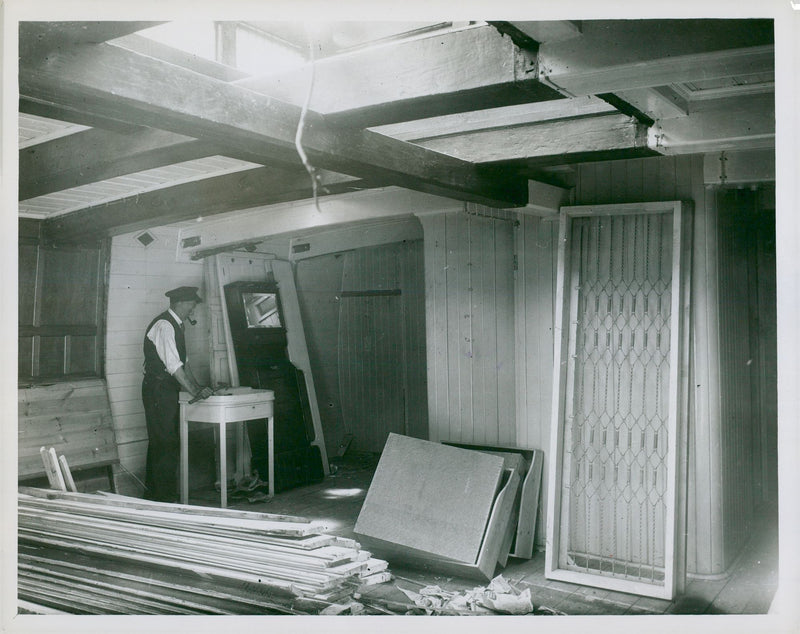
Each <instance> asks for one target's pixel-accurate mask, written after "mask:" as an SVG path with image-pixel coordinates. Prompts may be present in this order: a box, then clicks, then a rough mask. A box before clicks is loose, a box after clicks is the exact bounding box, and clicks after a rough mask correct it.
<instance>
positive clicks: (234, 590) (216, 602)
mask: <svg viewBox="0 0 800 634" xmlns="http://www.w3.org/2000/svg"><path fill="white" fill-rule="evenodd" d="M18 516H19V574H18V586H19V593H18V594H19V599H20V600H21V601H24V602H27V603H30V604H34V605H40V606H45V607H47V608H50V609H56V610H62V611H65V612H70V613H79V614H316V613H318V612H320V611H321V610H322V609H324V608H325V607H327V606H329V605H330V604H332V603H335V602H341V601H343V600H345V601H346V600H347V599H348V597H351V596H352V594H353V592H354V591H355V590H356V589H357V588H358V587H359V586H361V585H362V584H365V583H367V584H369V583H371V582H373V581H378V580H386V578H387V576H388V573H387V571H386V569H387V563H386V562H385V561H383V560H379V559H374V558H372V557H371V555H370V553H369V552H367V551H365V550H362V549H361V547H360V545H359V544H358V542H356V541H354V540H352V539H346V538H342V537H337V536H335V535H328V534H325V530H326V527H325V526H324V525H323V524H322V523H320V522H317V521H311V520H308V519H305V518H300V517H293V516H286V515H276V514H271V513H256V512H252V511H238V510H234V509H215V508H207V507H200V506H185V505H178V504H165V503H160V502H149V501H146V500H140V499H138V498H129V497H124V496H118V495H112V494H102V493H99V494H87V493H71V492H62V491H53V490H48V489H35V488H29V487H23V488H20V491H19V505H18Z"/></svg>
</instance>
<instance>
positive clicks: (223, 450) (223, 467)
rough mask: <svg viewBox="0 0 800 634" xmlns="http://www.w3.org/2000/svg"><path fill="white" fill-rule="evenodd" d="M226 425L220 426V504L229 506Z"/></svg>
mask: <svg viewBox="0 0 800 634" xmlns="http://www.w3.org/2000/svg"><path fill="white" fill-rule="evenodd" d="M227 432H228V430H227V428H226V426H225V425H224V424H223V425H220V426H219V495H220V506H222V508H225V507H227V506H228V449H227V447H226V445H225V443H226V441H227V436H228V433H227Z"/></svg>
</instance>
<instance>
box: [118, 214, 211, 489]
mask: <svg viewBox="0 0 800 634" xmlns="http://www.w3.org/2000/svg"><path fill="white" fill-rule="evenodd" d="M149 232H150V233H151V234H152V235H153V236H154V237H155V238H156V240H155V241H154V242H152V243H151V244H150V245H149V246H147V247H144V246H142V244H141V243H140V242H139V241H137V240H136V236H137V235H138V234H139V232H137V233H135V234H124V235H120V236H116V237H114V238H113V240H112V242H111V262H110V270H109V280H108V283H109V288H108V311H107V330H106V380H107V383H108V396H109V401H110V404H111V413H112V416H113V419H114V431H115V433H116V436H117V443H118V445H119V455H120V463H121V465H122V467H123V472H122V473H120V474H119V477H118V478H117V485H118V487H119V490H120V492H121V493H127V494H131V495H140V494H141V493H142V489H141V486H140V485H139V483H137V482H136V480H135V479H134V478H132V477H129V476H128V474H127V473H126V471H127V472H131V473H133V474H135V475H136V477H138V478H139V479H141V480H142V481H143V480H144V478H143V476H144V470H145V469H144V467H145V457H146V453H147V428H146V426H145V420H144V406H143V405H142V394H141V385H142V363H143V361H144V356H143V353H142V340H143V338H144V330H145V328H146V327H147V324H149V323H150V321H151V320H152V319H153V317H155V316H156V315H157V314H159V313H160V312H162V311H163V310H165V309H166V308H167V307H168V306H169V300H168V299H167V298H166V297H165V296H164V293H165V292H166V291H168V290H170V289H172V288H175V287H177V286H183V285H186V286H197V287H199V288H200V295H201V297H202V295H203V265H202V263H201V262H176V261H175V253H176V248H177V235H178V232H177V229H172V228H169V227H161V228H157V229H150V230H149ZM194 319H195V320H196V321H197V325H196V326H189V327H188V328H187V329H186V346H187V354H188V356H189V360H190V363H191V367H192V369H193V371H194V373H195V376H197V378H198V380H200V381H208V359H209V352H208V340H209V336H208V318H207V311H206V309H205V306H204V304H200V305H199V306H198V307H197V308H196V309H195V312H194Z"/></svg>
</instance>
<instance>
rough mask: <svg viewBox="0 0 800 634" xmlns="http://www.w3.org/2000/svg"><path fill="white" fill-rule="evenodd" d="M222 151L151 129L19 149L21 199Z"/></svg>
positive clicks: (96, 133) (93, 132)
mask: <svg viewBox="0 0 800 634" xmlns="http://www.w3.org/2000/svg"><path fill="white" fill-rule="evenodd" d="M219 153H220V150H219V148H217V147H216V146H213V145H211V144H208V143H203V142H202V141H198V140H196V139H193V138H191V137H186V136H183V135H180V134H174V133H172V132H164V131H162V130H154V129H152V128H143V129H137V130H136V131H134V132H132V133H120V132H112V131H108V130H100V129H96V128H93V129H90V130H84V131H82V132H77V133H75V134H71V135H68V136H64V137H59V138H58V139H53V140H51V141H47V142H45V143H38V144H36V145H32V146H29V147H26V148H24V149H22V150H20V151H19V200H27V199H28V198H35V197H36V196H42V195H44V194H49V193H51V192H57V191H61V190H64V189H70V188H71V187H78V186H80V185H85V184H87V183H92V182H95V181H101V180H105V179H109V178H114V177H115V176H122V175H124V174H131V173H133V172H139V171H143V170H146V169H152V168H154V167H161V166H164V165H170V164H172V163H179V162H181V161H189V160H192V159H198V158H203V157H206V156H213V155H215V154H219Z"/></svg>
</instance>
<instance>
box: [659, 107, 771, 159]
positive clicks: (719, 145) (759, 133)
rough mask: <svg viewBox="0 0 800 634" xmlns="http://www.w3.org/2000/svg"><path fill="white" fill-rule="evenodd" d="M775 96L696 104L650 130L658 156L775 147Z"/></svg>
mask: <svg viewBox="0 0 800 634" xmlns="http://www.w3.org/2000/svg"><path fill="white" fill-rule="evenodd" d="M774 113H775V95H773V94H771V93H768V94H762V95H748V96H744V97H740V98H738V99H736V100H729V99H721V100H718V101H708V102H698V103H696V104H694V108H693V111H692V113H691V114H690V115H689V116H688V117H683V118H680V119H667V120H665V121H661V122H660V123H659V126H658V128H653V130H652V131H651V136H656V135H657V137H656V138H655V141H656V143H657V146H656V148H657V149H658V151H659V152H660V153H662V154H670V155H675V154H696V153H702V152H719V151H722V150H756V149H765V148H774V147H775V114H774Z"/></svg>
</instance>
